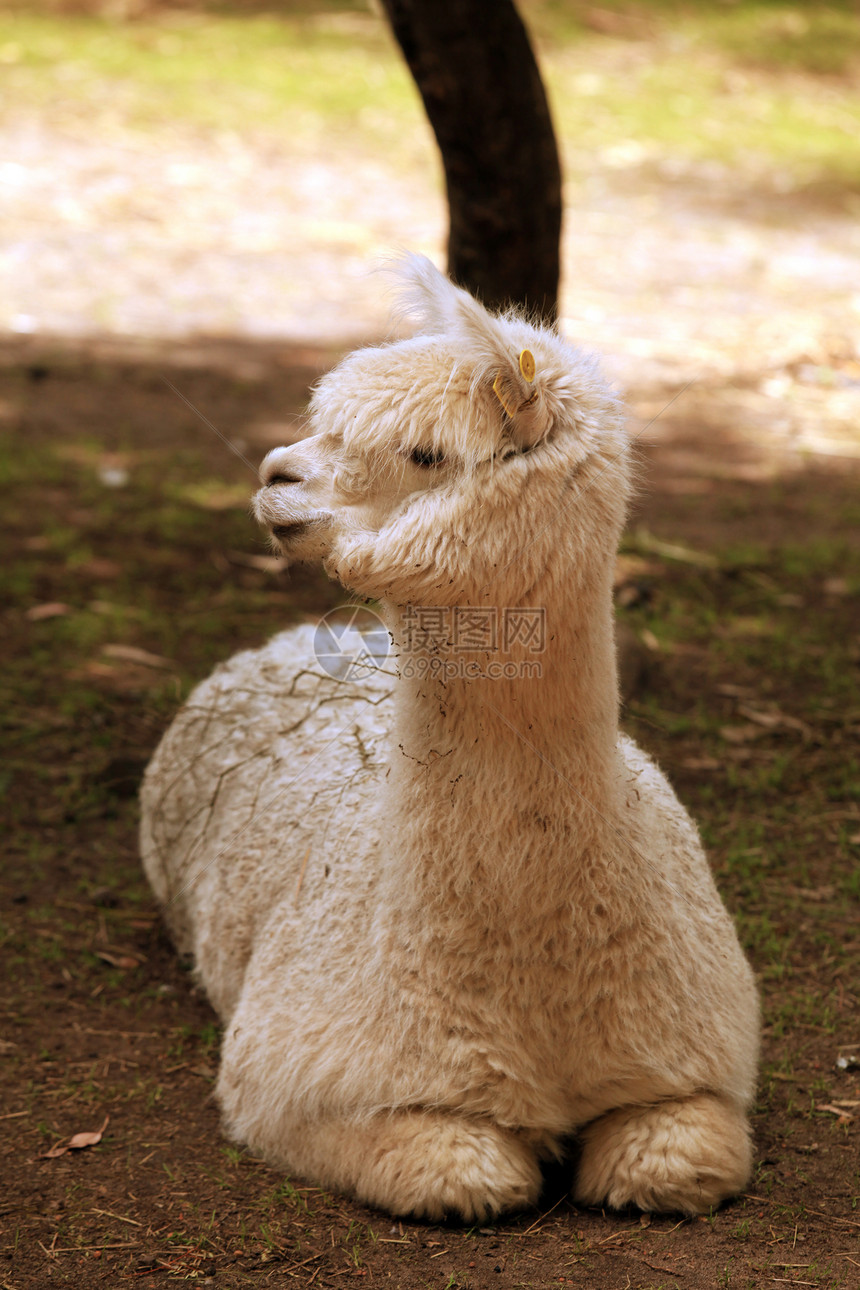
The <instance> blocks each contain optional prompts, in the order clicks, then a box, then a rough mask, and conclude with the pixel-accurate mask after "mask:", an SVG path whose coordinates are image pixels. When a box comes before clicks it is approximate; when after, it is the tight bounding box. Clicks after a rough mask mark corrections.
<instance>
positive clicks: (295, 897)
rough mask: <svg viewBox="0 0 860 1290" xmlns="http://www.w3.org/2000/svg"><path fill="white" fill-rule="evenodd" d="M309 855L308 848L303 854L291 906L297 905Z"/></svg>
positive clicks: (309, 850)
mask: <svg viewBox="0 0 860 1290" xmlns="http://www.w3.org/2000/svg"><path fill="white" fill-rule="evenodd" d="M310 853H311V849H310V847H308V849H307V851H306V852H305V858H304V860H303V861H302V871H301V873H300V874H299V880H298V882H297V883H296V894H295V896H293V904H294V905H297V904H298V903H299V892H300V891H301V889H302V883H303V882H304V880H305V869H307V867H308V856H309V855H310Z"/></svg>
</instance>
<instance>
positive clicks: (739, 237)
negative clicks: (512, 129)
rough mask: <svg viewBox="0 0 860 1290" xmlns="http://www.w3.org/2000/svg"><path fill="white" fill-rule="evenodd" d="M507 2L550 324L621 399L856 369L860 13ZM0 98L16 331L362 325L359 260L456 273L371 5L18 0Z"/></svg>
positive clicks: (376, 317)
mask: <svg viewBox="0 0 860 1290" xmlns="http://www.w3.org/2000/svg"><path fill="white" fill-rule="evenodd" d="M519 8H520V12H521V14H522V17H523V19H524V21H525V22H526V24H527V26H528V28H529V31H530V34H531V37H532V40H533V42H534V45H535V48H536V52H537V54H538V58H539V62H540V66H541V69H542V72H543V76H544V80H545V83H546V86H547V91H548V94H549V98H550V103H551V109H552V114H553V117H554V121H555V126H556V132H557V136H558V141H559V149H560V152H561V156H562V164H563V172H564V179H565V182H564V201H565V222H564V240H563V276H562V297H561V317H562V323H563V327H564V329H565V331H566V332H567V333H568V334H570V335H571V336H572V337H573V338H575V339H578V340H580V341H582V342H584V343H586V344H588V345H593V346H594V347H595V348H598V349H600V350H603V351H604V352H605V353H606V354H607V355H608V356H609V358H610V361H611V362H612V363H614V364H615V365H616V368H617V371H618V373H619V375H621V376H622V378H623V379H625V381H626V382H628V383H629V382H635V381H641V380H642V379H643V378H644V379H649V380H651V379H655V378H657V377H661V378H665V379H675V378H677V377H678V376H684V377H692V376H696V377H699V378H701V377H702V376H703V375H712V374H723V375H725V374H729V373H733V372H736V371H737V370H738V369H740V370H743V371H751V370H755V371H759V372H760V371H762V370H763V369H768V372H769V373H770V374H771V375H772V374H774V373H775V374H777V376H780V374H781V373H783V372H784V369H786V368H787V367H789V366H790V364H791V363H792V362H800V363H803V364H806V365H812V366H814V367H815V368H816V369H832V370H833V371H834V372H835V373H836V375H834V377H833V378H832V383H834V384H836V385H837V386H838V387H840V388H843V387H844V385H845V380H846V379H852V380H853V379H855V378H857V376H858V375H860V369H858V368H857V367H856V363H857V359H858V353H857V335H858V329H860V220H858V215H860V89H858V76H857V73H858V70H860V16H858V6H857V4H856V3H853V2H852V0H833V3H827V4H819V3H784V2H781V3H768V2H767V0H723V2H720V0H703V2H700V3H695V2H694V0H688V2H686V3H683V4H680V3H673V0H666V2H665V3H651V4H642V3H614V2H613V3H606V4H602V5H601V4H591V3H588V2H587V0H522V3H521V4H520V6H519ZM0 85H2V108H0V129H2V149H0V157H2V161H0V183H2V194H3V199H2V213H0V237H2V253H1V254H0V329H2V331H4V332H6V333H8V334H9V335H11V336H36V335H44V336H60V337H77V338H80V337H83V336H88V335H89V336H115V337H133V338H136V339H141V338H145V339H160V340H166V339H169V340H170V341H174V340H178V341H186V340H188V339H190V338H193V337H201V336H202V337H209V338H212V337H227V336H229V337H242V338H248V339H254V340H260V339H263V340H280V339H286V340H290V341H299V342H302V343H306V342H312V343H313V342H318V341H323V342H328V341H330V340H331V339H332V338H337V339H341V338H343V337H345V336H355V335H360V334H379V333H381V332H382V331H383V330H384V328H385V325H386V304H385V301H384V299H383V298H382V293H381V291H380V287H379V284H378V282H376V281H374V280H373V278H372V276H371V275H370V273H369V271H370V269H371V268H372V266H373V265H374V263H375V262H377V261H378V260H379V259H381V258H382V257H384V256H386V255H388V254H390V253H391V252H392V250H396V249H397V248H399V247H408V248H410V249H415V250H420V251H424V252H426V253H428V254H430V255H431V256H433V257H435V258H436V260H437V262H442V263H444V260H443V249H444V242H445V232H446V211H445V198H444V184H443V179H442V170H441V166H440V164H439V161H438V156H437V152H436V147H435V143H434V140H433V136H432V133H431V131H430V128H429V126H428V125H427V123H426V119H425V116H424V112H423V109H422V105H421V101H420V99H419V97H418V94H417V91H416V90H415V87H414V85H413V83H412V81H411V78H410V76H409V72H408V70H407V69H406V66H405V64H404V62H403V60H402V58H401V55H400V52H399V50H398V48H397V46H396V44H395V42H394V40H393V37H392V35H391V33H390V30H389V28H388V26H387V24H386V21H385V18H384V16H383V15H382V12H381V10H376V9H374V8H373V6H372V5H369V4H367V3H364V2H363V0H301V2H298V3H297V2H295V0H292V2H291V0H284V2H283V3H280V4H279V3H274V2H273V3H269V4H257V3H254V2H253V0H246V2H245V3H235V4H214V3H213V4H207V3H197V4H195V3H181V2H180V3H169V2H168V3H160V2H159V0H68V3H67V2H66V0H32V2H28V3H21V4H18V5H15V4H9V3H8V0H6V2H5V3H3V4H2V5H0ZM846 364H847V366H846ZM851 364H854V366H851ZM808 375H810V374H809V373H807V376H808ZM785 379H787V378H783V380H782V384H778V385H777V386H773V384H772V381H771V386H770V388H771V390H772V392H774V393H775V392H776V391H777V389H779V390H782V392H785V391H784V390H783V384H784V380H785ZM828 379H830V378H829V377H827V376H826V374H822V371H820V370H819V371H817V373H816V376H815V380H816V381H818V382H820V381H821V380H828ZM802 383H803V382H802ZM807 383H808V382H807ZM846 388H847V387H846ZM853 411H856V408H855V409H853ZM807 428H810V429H811V427H807ZM785 429H786V432H787V433H791V432H792V431H796V432H797V434H801V437H802V430H803V427H799V426H793V427H785ZM795 437H796V435H795Z"/></svg>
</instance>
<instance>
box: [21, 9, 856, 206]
mask: <svg viewBox="0 0 860 1290" xmlns="http://www.w3.org/2000/svg"><path fill="white" fill-rule="evenodd" d="M314 8H315V6H306V7H305V8H303V9H301V8H300V9H298V10H297V9H296V8H295V7H291V9H290V10H289V12H275V11H274V10H273V11H271V12H256V13H255V12H251V13H248V14H246V15H244V16H236V15H235V14H232V13H228V12H218V11H215V10H211V9H210V10H206V9H205V8H199V9H198V10H197V11H195V12H193V13H192V12H176V11H173V12H170V11H161V12H159V11H155V12H153V13H151V14H150V15H148V16H146V17H143V18H138V19H136V20H134V21H127V22H121V21H116V20H114V19H107V18H98V17H86V16H80V15H79V16H59V15H57V14H52V13H49V12H38V11H37V12H33V11H32V8H31V7H27V8H24V7H22V6H21V5H13V6H9V5H8V4H7V5H6V6H5V7H4V8H2V9H0V59H2V60H3V63H4V66H3V72H4V78H5V80H6V82H7V86H8V102H9V103H10V105H11V107H10V109H8V110H10V111H15V112H20V111H22V110H24V109H26V110H29V111H30V112H32V111H39V112H44V111H50V112H51V115H52V118H53V119H62V120H64V121H65V122H71V123H77V124H78V125H86V127H87V128H88V129H90V128H92V125H93V123H94V122H95V123H96V124H101V126H102V127H103V128H105V129H110V130H112V131H113V130H115V129H116V128H117V126H119V127H121V128H127V129H131V130H135V131H143V132H148V133H152V132H163V131H175V130H176V129H177V128H180V129H190V130H194V131H201V130H203V131H206V132H209V133H218V132H220V133H221V134H222V135H223V134H224V133H225V132H227V133H230V132H234V131H236V130H237V128H239V127H241V129H242V130H243V131H245V132H257V133H259V134H262V135H265V136H268V137H274V138H281V139H289V142H290V147H291V148H292V149H293V150H295V151H299V152H311V151H315V150H317V149H319V148H320V147H321V146H325V148H326V149H327V151H329V152H331V150H332V149H333V148H334V147H336V146H343V147H344V148H347V149H348V150H349V151H350V153H351V154H353V155H354V154H355V152H356V151H358V152H362V151H363V152H366V153H371V154H375V155H379V153H380V151H384V152H385V154H386V157H387V158H388V159H389V161H391V160H393V161H396V162H397V164H398V165H406V164H415V163H416V162H420V164H421V165H422V166H425V167H426V165H427V161H428V157H429V156H432V155H433V149H432V144H431V143H430V139H431V136H430V132H429V127H428V126H427V123H426V121H425V119H424V114H423V110H422V108H421V105H420V100H419V97H418V94H417V91H416V89H415V87H414V85H413V84H412V82H411V79H410V77H409V75H408V73H407V71H406V68H405V66H404V63H403V60H402V58H401V57H400V54H399V52H398V50H397V48H396V46H395V44H394V41H393V38H392V36H391V34H390V32H389V31H388V28H387V26H386V24H385V23H384V21H383V20H382V19H381V18H380V17H378V16H374V15H372V14H370V13H368V12H367V11H366V10H364V9H363V8H360V7H358V6H344V7H340V6H338V7H337V9H336V11H335V9H334V7H333V6H332V7H326V6H320V7H319V9H317V11H316V12H311V10H312V9H314ZM522 8H523V16H524V18H525V20H526V22H527V23H528V24H529V25H530V26H531V28H532V29H533V31H534V34H535V38H536V42H537V45H538V48H539V53H540V57H541V62H542V67H543V70H544V73H545V78H546V81H547V85H548V87H549V91H550V95H551V99H552V105H553V111H554V116H555V120H556V124H557V127H558V131H559V134H560V136H561V142H562V145H563V150H564V152H565V154H566V160H567V168H568V172H569V174H570V175H571V176H572V177H585V176H586V175H587V174H589V173H590V171H591V168H592V165H593V154H594V153H595V151H596V152H598V153H599V154H600V155H601V157H602V159H603V160H604V161H606V162H608V164H609V166H610V167H611V168H617V169H619V170H624V169H627V168H638V167H641V166H645V167H657V168H658V169H659V168H661V167H663V168H664V177H668V178H670V179H671V177H672V170H671V167H672V165H673V164H676V163H680V164H682V165H684V164H695V163H705V162H710V163H718V164H720V165H724V166H732V167H734V168H736V169H738V168H739V169H740V170H741V171H742V172H746V173H748V174H749V175H750V178H751V179H752V178H758V179H762V178H763V177H764V176H763V174H762V167H764V168H765V170H770V171H771V172H773V175H774V176H775V180H774V182H776V183H777V186H778V185H779V184H780V183H784V184H786V185H787V186H788V187H804V186H821V185H827V184H835V185H837V186H842V187H847V188H850V189H855V190H856V187H857V184H858V175H860V93H858V91H857V88H856V82H855V81H853V80H852V79H851V78H850V76H849V73H850V72H851V71H852V70H853V68H854V67H855V66H857V65H860V26H858V23H857V20H856V11H855V10H854V9H853V8H852V6H851V5H850V3H848V0H844V3H832V4H829V5H827V6H816V5H812V4H794V5H792V4H771V3H764V2H762V0H756V2H753V3H737V4H732V5H725V6H714V5H710V4H706V3H699V4H692V3H685V4H683V5H682V4H679V3H669V2H668V0H667V2H666V3H663V4H652V5H648V6H641V5H638V6H633V5H628V4H623V5H621V4H613V3H612V0H606V3H604V4H603V5H601V7H600V10H599V12H598V11H596V10H595V8H594V7H593V6H591V5H588V4H586V3H584V2H581V3H577V4H572V5H568V4H566V3H565V4H561V3H552V2H550V0H524V3H523V5H522ZM320 9H321V10H322V11H320ZM596 13H598V17H597V18H595V14H596ZM600 14H602V15H604V19H601V18H600V16H599V15H600ZM605 15H609V16H608V18H607V17H605ZM613 15H614V16H613ZM644 37H647V45H646V44H645V43H644ZM837 76H841V77H842V80H841V81H839V82H838V83H837V85H836V86H834V84H833V80H834V78H835V77H837ZM666 167H668V169H665V168H666ZM179 181H181V176H172V175H171V173H170V172H168V173H167V174H166V175H165V182H167V183H168V184H169V183H171V182H179Z"/></svg>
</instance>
